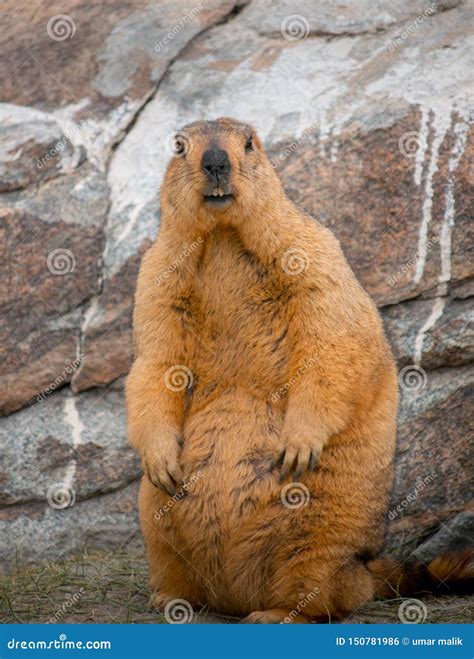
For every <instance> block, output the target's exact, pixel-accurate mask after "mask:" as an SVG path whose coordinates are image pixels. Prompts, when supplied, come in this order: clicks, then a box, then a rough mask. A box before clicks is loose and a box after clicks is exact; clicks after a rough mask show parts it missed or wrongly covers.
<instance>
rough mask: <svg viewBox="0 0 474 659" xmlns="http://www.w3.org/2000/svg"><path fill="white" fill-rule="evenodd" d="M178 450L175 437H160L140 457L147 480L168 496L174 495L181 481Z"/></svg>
mask: <svg viewBox="0 0 474 659" xmlns="http://www.w3.org/2000/svg"><path fill="white" fill-rule="evenodd" d="M179 450H180V447H179V444H178V438H177V437H176V438H174V437H171V438H166V439H164V438H161V437H160V438H158V439H157V440H156V444H153V446H152V447H149V448H148V449H146V450H145V451H144V454H143V456H142V458H143V460H142V462H143V471H144V472H145V474H146V476H147V477H148V479H149V480H150V481H151V482H152V483H153V485H155V487H159V488H160V489H162V490H163V491H164V492H166V493H167V494H169V495H170V496H174V495H175V494H176V489H177V487H179V484H180V483H181V482H182V480H183V474H182V471H181V467H180V465H179V462H178V454H179Z"/></svg>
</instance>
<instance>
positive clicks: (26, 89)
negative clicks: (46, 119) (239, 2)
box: [0, 0, 234, 163]
mask: <svg viewBox="0 0 474 659" xmlns="http://www.w3.org/2000/svg"><path fill="white" fill-rule="evenodd" d="M233 6H234V2H232V1H231V0H202V2H199V3H196V2H194V0H183V1H181V2H179V3H175V2H172V1H170V0H167V1H165V2H160V3H159V4H157V3H156V2H154V1H153V0H145V2H142V3H141V4H140V6H137V5H136V3H134V2H133V1H132V0H125V1H124V2H120V3H115V4H114V5H113V6H112V5H107V4H106V5H104V4H100V3H99V4H95V5H94V6H85V5H80V4H79V5H78V4H77V2H75V0H65V1H64V2H61V3H60V4H58V3H55V4H54V5H52V4H51V3H49V4H48V5H41V6H39V7H34V8H33V6H31V7H25V8H24V9H23V11H22V14H21V20H18V16H17V12H15V7H16V3H15V2H14V1H13V0H7V7H6V8H5V21H4V26H3V27H4V38H5V41H4V44H5V46H4V52H3V53H2V60H3V66H2V74H0V85H1V87H2V91H3V94H2V97H3V99H4V100H5V101H7V102H11V103H18V104H21V105H24V106H30V107H33V108H41V109H45V110H47V111H51V112H54V113H55V115H56V117H57V118H58V120H60V122H61V123H62V124H63V126H64V128H65V129H66V130H68V131H69V132H71V131H72V132H74V133H75V138H76V140H77V141H78V142H81V143H83V144H84V146H85V148H86V150H87V154H88V156H89V157H90V158H93V159H95V160H96V161H98V162H101V163H104V162H105V161H106V159H107V157H108V154H109V150H110V148H111V147H112V146H113V144H114V143H115V142H116V141H117V140H118V139H119V138H120V136H121V134H122V132H123V131H124V130H126V128H127V126H128V125H129V124H130V122H131V121H133V118H134V117H135V115H136V113H137V112H138V111H139V109H140V108H141V107H142V105H143V104H144V103H146V101H147V100H148V99H149V98H150V96H151V95H152V94H153V92H154V91H155V90H156V86H157V83H158V82H159V80H160V79H161V77H162V76H163V75H164V73H165V71H166V68H167V66H168V64H169V63H170V61H172V60H173V59H174V58H175V57H176V56H177V55H178V54H179V52H180V51H181V50H182V48H183V47H184V46H185V45H186V44H187V43H188V42H189V41H190V40H191V39H193V38H194V37H195V36H196V35H197V34H199V33H200V32H201V31H203V30H205V29H206V28H207V27H208V26H210V25H212V24H213V23H215V22H217V21H219V20H223V19H224V18H225V16H226V15H227V14H228V13H229V12H231V10H232V8H233ZM8 9H10V12H8ZM8 35H11V38H10V39H8V38H7V37H8Z"/></svg>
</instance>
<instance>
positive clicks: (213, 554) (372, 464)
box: [127, 119, 398, 622]
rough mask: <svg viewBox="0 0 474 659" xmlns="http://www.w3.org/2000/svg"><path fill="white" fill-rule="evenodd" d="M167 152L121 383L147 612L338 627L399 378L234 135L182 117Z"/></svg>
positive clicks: (382, 499)
mask: <svg viewBox="0 0 474 659" xmlns="http://www.w3.org/2000/svg"><path fill="white" fill-rule="evenodd" d="M249 135H251V136H252V137H253V144H252V148H251V149H250V150H247V149H246V148H245V145H246V144H247V142H248V138H249ZM182 139H183V140H184V141H185V147H186V148H185V151H186V152H185V154H184V155H181V156H176V157H174V158H173V159H172V160H171V163H170V165H169V167H168V170H167V172H166V176H165V180H164V183H163V187H162V192H161V210H162V220H161V228H160V232H159V236H158V238H157V240H156V242H155V244H154V245H153V246H152V247H151V249H150V250H149V252H148V253H147V254H146V256H145V258H144V259H143V263H142V267H141V272H140V276H139V281H138V288H137V294H136V307H135V315H134V330H135V339H136V349H137V354H136V361H135V363H134V365H133V368H132V370H131V373H130V375H129V378H128V382H127V399H128V410H129V431H130V439H131V441H132V443H133V444H134V445H135V446H136V447H137V449H138V450H139V452H140V454H141V457H142V461H143V466H144V470H145V474H146V475H145V476H144V477H143V481H142V485H141V491H140V502H139V506H140V516H141V524H142V529H143V534H144V537H145V541H146V544H147V549H148V557H149V562H150V575H151V586H152V589H153V590H154V591H155V598H154V601H155V604H156V606H158V607H161V606H163V605H164V604H166V602H167V601H168V600H171V599H175V598H182V599H186V600H188V601H189V602H190V603H191V604H192V605H193V606H194V605H198V604H204V605H209V606H210V607H212V608H214V609H217V610H220V611H222V612H227V613H231V614H235V615H241V616H248V618H247V621H249V622H279V621H282V620H287V619H288V616H289V613H290V612H292V611H294V610H295V608H296V607H297V606H298V602H299V601H300V600H301V599H302V598H304V597H306V596H307V594H309V593H314V594H315V595H316V596H314V595H313V596H312V597H311V599H310V601H309V602H308V603H307V605H306V606H305V609H304V612H305V615H304V616H303V615H291V616H290V618H291V621H293V622H296V621H297V622H306V621H308V620H309V619H318V618H321V617H325V616H327V615H330V616H332V617H338V616H343V615H345V614H347V613H349V612H350V611H352V610H354V609H356V608H357V607H358V606H360V605H361V604H362V603H363V602H365V601H367V600H370V599H371V598H372V597H373V595H374V592H375V588H376V581H377V580H376V579H374V577H373V575H372V573H371V572H370V571H369V570H368V569H367V567H366V562H367V560H368V559H369V558H373V557H375V556H376V555H377V554H378V552H379V550H380V547H381V544H382V541H383V535H384V517H385V510H386V506H387V499H388V496H389V493H390V489H391V484H392V460H393V454H394V446H395V433H396V413H397V403H398V394H397V378H396V370H395V366H394V362H393V358H392V355H391V351H390V348H389V346H388V344H387V341H386V339H385V336H384V333H383V330H382V325H381V321H380V318H379V315H378V312H377V310H376V308H375V306H374V304H373V302H372V301H371V299H370V298H369V296H368V295H367V294H366V293H365V292H364V290H363V289H362V288H361V286H360V285H359V283H358V282H357V280H356V278H355V276H354V274H353V273H352V271H351V269H350V267H349V265H348V264H347V262H346V260H345V258H344V256H343V254H342V251H341V249H340V246H339V243H338V241H337V240H336V238H335V237H334V236H333V234H332V233H331V232H330V231H329V230H328V229H326V228H324V227H323V226H322V225H321V224H319V223H318V222H317V221H315V220H314V219H312V218H310V217H308V216H306V215H305V214H304V213H302V212H301V211H300V210H298V209H297V208H296V207H295V206H294V204H293V203H292V202H291V201H290V200H289V199H288V198H287V197H286V196H285V194H284V191H283V189H282V186H281V183H280V181H279V179H278V177H277V175H276V174H275V172H274V170H273V168H272V167H271V165H270V164H269V162H268V160H267V158H266V156H265V154H264V152H263V149H262V146H261V144H260V142H259V140H258V138H257V136H256V135H255V134H254V133H253V132H252V131H251V129H250V128H249V127H247V126H244V125H242V124H239V123H237V122H235V121H233V120H231V119H220V120H218V121H216V122H197V123H195V124H191V125H190V126H187V127H186V128H185V129H184V136H183V137H182ZM210 145H211V146H212V145H214V146H215V145H218V147H219V148H222V149H224V150H226V151H227V153H228V155H229V159H230V163H231V174H230V182H229V185H230V186H231V189H232V192H233V194H234V201H232V202H231V203H230V204H228V205H225V206H224V207H222V208H216V207H210V206H209V205H208V204H207V203H206V202H205V201H204V199H203V189H204V188H205V186H206V184H207V183H206V178H205V174H204V173H203V172H202V169H201V158H202V155H203V152H204V151H205V150H206V149H208V148H209V146H210ZM177 365H180V368H181V367H186V369H189V371H188V370H186V371H185V373H188V374H189V372H190V373H192V386H189V387H188V388H187V389H185V390H183V389H182V388H180V387H179V386H172V387H170V386H169V377H170V369H172V368H173V367H176V366H177ZM172 372H173V371H171V373H172ZM175 384H176V383H175ZM189 384H190V385H191V376H189ZM167 385H168V386H167ZM176 389H179V390H176ZM293 480H296V481H298V482H299V483H300V484H301V485H296V486H294V487H296V490H298V489H299V490H301V491H302V493H303V498H304V495H305V493H306V492H308V493H309V500H308V501H306V503H305V504H304V505H301V506H298V507H291V502H290V506H288V505H285V504H286V501H285V497H284V496H283V501H282V489H283V488H284V487H285V486H286V485H288V484H289V483H291V482H292V481H293ZM183 482H184V486H183ZM153 483H155V485H156V486H155V485H154V484H153ZM305 488H307V490H305ZM176 492H177V494H176ZM174 495H175V498H174V499H173V496H174ZM288 496H289V497H290V498H291V493H290V494H289V495H288ZM308 599H309V598H308Z"/></svg>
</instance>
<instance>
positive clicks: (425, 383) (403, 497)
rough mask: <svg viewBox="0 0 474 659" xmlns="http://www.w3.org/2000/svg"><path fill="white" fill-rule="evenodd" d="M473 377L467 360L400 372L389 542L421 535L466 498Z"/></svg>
mask: <svg viewBox="0 0 474 659" xmlns="http://www.w3.org/2000/svg"><path fill="white" fill-rule="evenodd" d="M473 381H474V369H473V367H472V366H465V367H462V368H459V369H455V370H454V369H441V370H439V371H433V372H431V373H429V374H426V373H420V372H419V371H416V370H414V371H413V372H412V377H411V378H410V377H409V372H406V373H405V377H402V378H400V384H401V387H400V391H401V404H400V412H399V429H398V443H397V457H396V480H395V486H394V489H393V494H392V501H391V504H390V508H389V513H388V519H389V521H390V527H389V545H390V546H396V545H397V544H399V543H400V542H402V541H403V542H404V543H405V542H407V541H409V540H417V539H419V538H420V536H421V537H423V536H424V535H426V534H427V533H429V532H430V531H431V530H432V529H434V528H436V527H437V526H438V525H439V523H440V522H441V523H442V522H443V521H444V520H446V519H449V518H451V517H453V515H456V514H458V513H461V512H462V511H463V510H464V508H465V507H466V506H467V505H468V503H469V502H470V501H471V496H472V484H473V483H472V458H473V456H472V446H471V445H470V443H469V442H468V441H466V438H468V437H472V433H473V430H474V429H473V425H472V418H473V415H472V400H473V398H472V397H473Z"/></svg>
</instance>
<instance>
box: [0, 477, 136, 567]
mask: <svg viewBox="0 0 474 659" xmlns="http://www.w3.org/2000/svg"><path fill="white" fill-rule="evenodd" d="M136 500H137V483H136V482H135V483H131V484H130V485H127V486H126V487H125V488H123V489H121V490H118V491H117V492H111V493H109V494H103V495H100V496H97V497H94V498H93V499H88V500H87V501H80V502H76V503H74V504H73V505H72V506H71V507H67V508H63V509H55V508H52V507H51V506H49V505H47V504H39V503H35V504H30V505H19V506H10V507H7V508H2V509H1V510H0V556H1V557H2V566H3V569H7V570H8V569H9V568H10V567H11V566H12V564H13V563H15V562H18V563H20V564H21V563H46V562H47V563H53V562H54V561H57V560H60V559H64V558H65V557H66V556H68V555H70V554H71V553H73V552H77V550H81V551H82V550H83V549H84V548H85V547H87V548H90V549H100V550H108V551H113V550H114V549H119V548H123V549H125V548H126V547H128V546H131V545H133V544H134V543H135V542H136V539H137V536H138V533H139V532H138V510H137V504H136Z"/></svg>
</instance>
